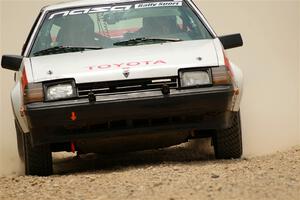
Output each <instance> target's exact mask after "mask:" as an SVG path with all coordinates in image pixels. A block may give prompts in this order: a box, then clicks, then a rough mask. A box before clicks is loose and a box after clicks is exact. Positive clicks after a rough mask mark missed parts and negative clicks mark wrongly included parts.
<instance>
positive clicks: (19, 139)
mask: <svg viewBox="0 0 300 200" xmlns="http://www.w3.org/2000/svg"><path fill="white" fill-rule="evenodd" d="M15 128H16V134H17V144H18V153H19V157H20V159H21V160H22V161H23V162H24V159H25V155H24V141H23V131H22V129H21V127H20V124H19V122H18V121H17V120H16V119H15Z"/></svg>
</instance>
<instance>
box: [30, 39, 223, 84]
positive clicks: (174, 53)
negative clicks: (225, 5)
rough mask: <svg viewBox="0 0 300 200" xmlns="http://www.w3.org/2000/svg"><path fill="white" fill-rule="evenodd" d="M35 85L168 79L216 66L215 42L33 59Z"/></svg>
mask: <svg viewBox="0 0 300 200" xmlns="http://www.w3.org/2000/svg"><path fill="white" fill-rule="evenodd" d="M30 61H31V70H32V76H33V79H34V82H41V81H48V80H54V79H66V78H74V79H75V81H76V83H87V82H100V81H113V80H126V79H138V78H150V77H151V78H153V77H167V76H175V75H177V74H178V69H181V68H190V67H207V66H217V65H218V56H217V52H216V48H215V46H214V40H213V39H210V40H196V41H195V40H194V41H183V42H169V43H161V44H151V45H140V46H130V47H117V48H109V49H102V50H91V51H89V50H88V51H83V52H75V53H65V54H56V55H46V56H38V57H32V58H30Z"/></svg>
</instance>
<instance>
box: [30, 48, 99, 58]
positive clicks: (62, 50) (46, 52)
mask: <svg viewBox="0 0 300 200" xmlns="http://www.w3.org/2000/svg"><path fill="white" fill-rule="evenodd" d="M97 49H103V47H97V46H95V47H94V46H78V47H76V46H56V47H51V48H48V49H44V50H41V51H37V52H35V53H34V54H33V55H34V56H42V55H51V54H59V53H70V52H78V51H85V50H97Z"/></svg>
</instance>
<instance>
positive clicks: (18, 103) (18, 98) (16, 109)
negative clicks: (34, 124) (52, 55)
mask: <svg viewBox="0 0 300 200" xmlns="http://www.w3.org/2000/svg"><path fill="white" fill-rule="evenodd" d="M25 66H28V67H27V68H26V75H27V79H28V81H29V82H30V81H32V79H33V77H32V71H31V64H30V60H29V59H28V58H24V59H23V62H22V64H21V67H20V70H19V71H18V72H16V83H15V85H14V87H13V89H12V91H11V94H10V96H11V104H12V109H13V113H14V116H15V118H16V119H17V120H18V122H19V124H20V127H21V129H22V131H23V132H24V133H28V132H29V128H28V122H27V119H26V117H25V116H21V113H20V110H21V107H22V105H23V93H22V90H21V81H20V80H21V78H20V77H21V74H22V71H23V69H24V67H25Z"/></svg>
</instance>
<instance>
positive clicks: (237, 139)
mask: <svg viewBox="0 0 300 200" xmlns="http://www.w3.org/2000/svg"><path fill="white" fill-rule="evenodd" d="M213 144H214V151H215V157H216V159H231V158H240V157H241V156H242V154H243V145H242V130H241V120H240V112H239V111H238V112H232V125H231V127H229V128H226V129H221V130H218V131H216V132H215V134H214V136H213Z"/></svg>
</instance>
